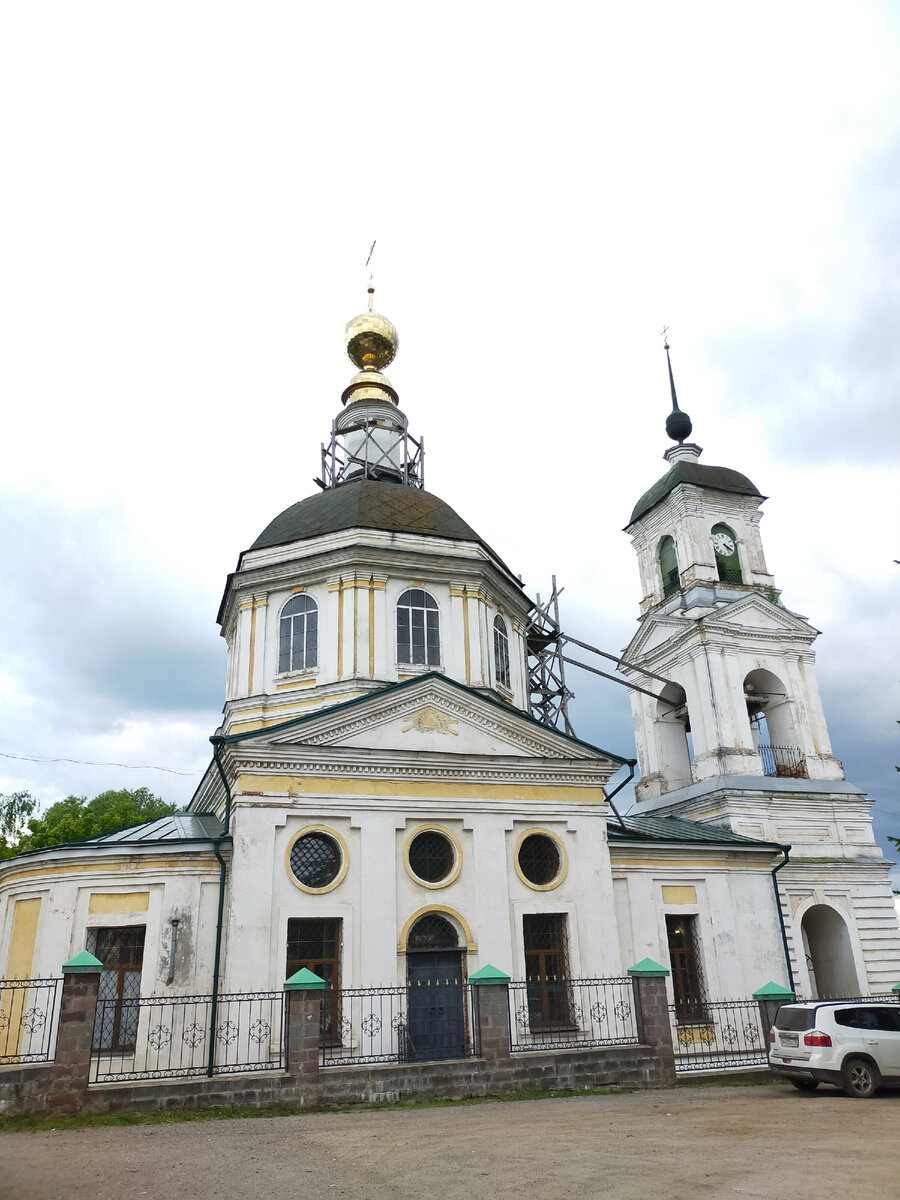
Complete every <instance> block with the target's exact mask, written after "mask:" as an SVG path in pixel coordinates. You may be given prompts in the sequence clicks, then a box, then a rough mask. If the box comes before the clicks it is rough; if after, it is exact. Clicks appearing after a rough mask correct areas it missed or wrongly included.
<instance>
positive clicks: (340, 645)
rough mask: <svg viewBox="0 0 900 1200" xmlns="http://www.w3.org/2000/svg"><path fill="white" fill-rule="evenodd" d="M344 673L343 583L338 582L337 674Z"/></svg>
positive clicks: (339, 676)
mask: <svg viewBox="0 0 900 1200" xmlns="http://www.w3.org/2000/svg"><path fill="white" fill-rule="evenodd" d="M343 674H344V584H343V581H341V582H340V583H339V584H338V635H337V675H338V679H340V678H341V676H342V675H343Z"/></svg>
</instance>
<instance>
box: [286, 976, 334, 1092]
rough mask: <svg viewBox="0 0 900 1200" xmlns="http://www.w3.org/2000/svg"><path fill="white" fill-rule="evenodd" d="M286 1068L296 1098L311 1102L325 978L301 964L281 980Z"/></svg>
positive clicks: (316, 1082)
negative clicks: (283, 1003) (293, 972)
mask: <svg viewBox="0 0 900 1200" xmlns="http://www.w3.org/2000/svg"><path fill="white" fill-rule="evenodd" d="M284 990H285V997H284V1002H285V1009H286V1013H285V1028H286V1046H285V1068H286V1070H287V1072H288V1074H289V1075H291V1076H292V1077H293V1079H294V1083H295V1087H296V1089H297V1098H298V1099H299V1100H300V1101H301V1102H302V1103H314V1102H315V1099H316V1095H317V1093H318V1087H319V1055H320V1053H321V1050H320V1044H321V1036H320V1033H319V1030H320V1027H321V1023H322V1002H323V1000H324V999H325V980H324V979H322V978H321V976H319V975H316V974H314V973H313V972H312V971H310V970H309V969H308V968H307V967H301V968H300V970H299V971H297V972H296V973H295V974H293V975H292V976H291V977H290V979H286V980H285V982H284Z"/></svg>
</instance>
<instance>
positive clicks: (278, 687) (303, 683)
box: [275, 675, 316, 692]
mask: <svg viewBox="0 0 900 1200" xmlns="http://www.w3.org/2000/svg"><path fill="white" fill-rule="evenodd" d="M315 686H316V676H315V675H313V677H312V678H311V679H295V680H294V681H293V682H292V683H276V684H275V691H276V692H286V691H289V690H290V689H291V688H307V687H315Z"/></svg>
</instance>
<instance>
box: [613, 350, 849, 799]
mask: <svg viewBox="0 0 900 1200" xmlns="http://www.w3.org/2000/svg"><path fill="white" fill-rule="evenodd" d="M665 350H666V357H667V360H668V369H669V385H670V390H671V396H672V411H671V413H670V414H669V417H668V419H667V421H666V432H667V433H668V434H669V436H670V437H671V438H672V439H673V440H675V441H676V442H677V444H676V445H674V446H671V447H670V448H669V449H668V450H667V451H666V452H665V456H664V457H665V459H666V461H667V462H668V464H669V470H668V472H667V473H666V474H665V475H663V477H662V478H661V479H659V480H658V481H657V482H656V483H655V484H654V485H653V487H652V488H650V490H649V491H648V492H646V493H645V494H644V495H643V496H642V497H641V498H640V500H639V501H638V502H637V504H636V505H635V508H634V511H633V512H632V514H631V519H630V521H629V523H628V526H627V529H626V532H628V533H629V534H630V535H631V538H632V544H633V545H634V548H635V551H636V553H637V558H638V567H639V570H640V576H641V589H642V593H643V595H642V599H641V615H640V626H639V629H638V632H637V634H636V635H635V637H634V638H633V639H632V641H631V643H630V645H629V646H628V648H627V649H626V650H625V652H624V655H623V657H624V659H625V661H626V662H627V663H633V664H634V665H635V666H638V667H643V668H645V669H646V670H650V671H653V672H654V673H655V674H656V675H660V676H662V677H664V678H666V679H668V680H670V681H671V682H670V683H669V684H667V685H666V686H664V687H663V688H662V692H661V695H660V696H659V697H652V696H648V695H647V694H646V692H638V691H633V692H632V694H631V695H632V709H633V716H634V722H635V732H636V736H637V748H638V762H639V766H640V780H639V782H638V784H637V793H636V794H637V797H638V799H639V800H641V801H644V800H650V799H655V798H656V797H659V796H664V795H666V794H668V793H670V792H673V791H677V790H678V789H681V788H684V787H686V786H688V785H690V784H692V783H698V782H700V781H702V780H705V779H712V778H716V777H722V776H735V775H746V776H772V777H775V778H790V779H822V780H825V779H843V778H844V773H843V769H842V767H841V764H840V763H839V762H838V761H837V759H836V758H835V757H834V754H833V753H832V749H831V743H830V740H829V737H828V729H827V726H826V722H825V714H824V712H823V710H822V703H821V700H820V698H819V692H818V687H817V684H816V676H815V655H814V653H813V650H812V644H813V642H814V641H815V639H816V637H817V636H818V631H817V630H816V629H814V628H813V627H812V625H810V623H809V622H808V621H807V619H806V618H805V617H803V616H801V615H800V614H798V613H794V612H791V611H790V609H788V608H787V607H786V606H785V605H784V604H783V603H782V600H781V595H780V592H779V590H778V589H777V588H776V587H775V581H774V579H773V577H772V576H771V575H770V574H769V571H768V567H767V566H766V559H765V553H764V551H763V544H762V539H761V537H760V520H761V516H762V514H761V512H760V506H761V505H762V503H763V501H764V500H765V496H763V495H762V494H761V493H760V491H759V489H758V488H757V487H756V486H755V485H754V484H753V483H751V481H750V480H749V479H748V478H747V477H746V476H745V475H742V474H740V473H739V472H738V471H734V470H732V469H731V468H729V467H716V466H706V465H704V464H702V463H701V462H700V461H699V460H700V456H701V454H702V450H701V448H700V447H699V446H698V445H696V444H695V443H693V442H685V440H684V439H685V438H687V437H689V436H690V433H691V430H692V426H691V421H690V418H689V417H688V415H687V413H684V412H682V411H681V409H680V408H679V407H678V400H677V398H676V394H675V382H674V378H673V376H672V365H671V359H670V358H669V346H668V344H666V346H665ZM623 673H624V674H625V676H626V678H630V679H633V680H634V682H637V683H640V678H639V676H638V675H637V673H634V672H631V673H629V669H628V667H624V668H623Z"/></svg>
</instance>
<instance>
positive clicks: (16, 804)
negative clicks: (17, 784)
mask: <svg viewBox="0 0 900 1200" xmlns="http://www.w3.org/2000/svg"><path fill="white" fill-rule="evenodd" d="M37 806H38V802H37V800H35V798H34V796H32V795H31V793H30V792H11V793H10V794H9V795H8V796H0V859H3V858H12V856H13V855H14V854H18V842H19V840H20V839H21V837H22V835H23V834H24V833H25V830H26V828H27V826H28V819H29V817H31V815H32V813H33V812H34V811H35V809H36V808H37Z"/></svg>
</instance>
